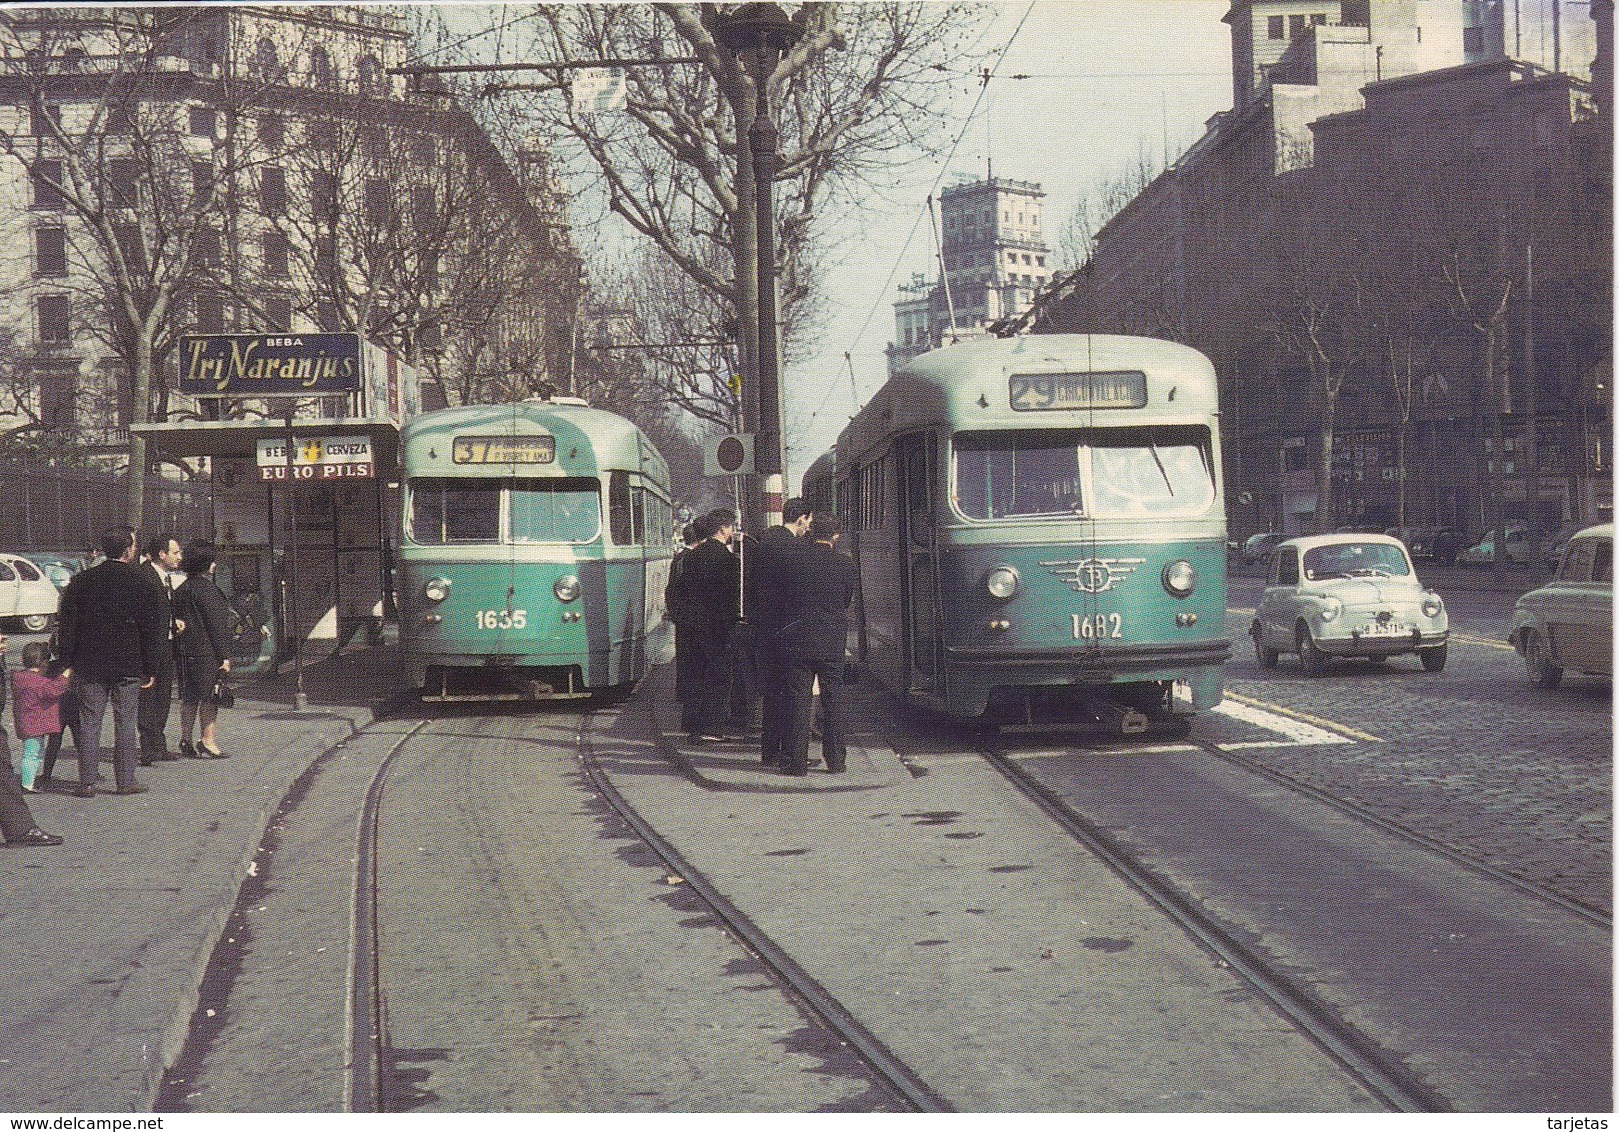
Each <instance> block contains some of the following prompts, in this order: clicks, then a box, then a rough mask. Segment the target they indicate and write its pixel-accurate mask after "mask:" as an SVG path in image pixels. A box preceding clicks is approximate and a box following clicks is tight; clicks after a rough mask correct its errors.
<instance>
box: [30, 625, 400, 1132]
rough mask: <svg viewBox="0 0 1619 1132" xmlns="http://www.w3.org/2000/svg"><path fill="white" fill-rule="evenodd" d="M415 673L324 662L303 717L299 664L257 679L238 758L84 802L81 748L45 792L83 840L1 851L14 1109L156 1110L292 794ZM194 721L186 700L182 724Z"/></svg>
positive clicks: (237, 726) (243, 719)
mask: <svg viewBox="0 0 1619 1132" xmlns="http://www.w3.org/2000/svg"><path fill="white" fill-rule="evenodd" d="M400 670H401V665H400V661H399V654H398V649H397V647H395V646H392V645H387V644H385V645H383V646H380V647H378V648H375V649H366V650H358V651H354V652H350V653H346V654H343V655H341V656H335V657H330V658H327V659H325V660H320V661H318V662H314V663H312V664H310V665H309V666H308V667H306V668H305V669H304V673H303V676H304V690H305V692H306V694H307V695H308V699H309V708H308V711H307V712H304V713H301V714H300V713H295V712H293V711H292V703H293V692H294V686H293V685H294V681H293V676H292V674H291V673H290V672H289V673H285V674H283V675H280V676H275V677H265V678H263V679H260V680H252V681H245V682H243V683H242V684H241V685H240V686H239V687H238V688H237V701H236V706H235V707H234V708H232V709H230V710H227V711H223V712H221V713H220V721H219V743H220V745H221V747H223V748H224V749H225V750H226V751H227V752H228V753H229V754H230V755H231V758H229V759H228V760H225V761H202V760H193V759H181V760H180V761H178V762H160V763H158V764H156V765H155V766H151V767H142V768H140V772H139V774H140V781H142V782H144V783H145V784H146V785H147V786H149V787H150V788H151V789H150V791H149V792H148V793H145V794H140V795H135V796H125V797H120V796H117V795H111V794H99V795H97V797H95V798H93V799H86V798H77V797H74V796H73V795H72V794H71V790H72V788H73V786H74V785H75V784H76V783H75V778H76V773H75V760H74V757H73V749H72V745H71V743H69V744H68V745H67V747H66V749H65V750H64V752H63V757H62V759H61V760H60V761H58V763H57V767H56V771H57V777H56V781H55V783H54V784H53V787H52V789H51V790H50V792H47V793H41V794H38V795H34V796H31V797H30V799H29V806H30V808H31V809H32V810H33V812H34V816H35V817H36V818H37V819H38V820H39V824H40V825H41V826H42V827H43V828H44V829H46V830H49V831H50V832H52V833H57V834H60V835H61V836H62V837H64V838H65V839H66V843H65V844H63V845H61V846H59V847H54V848H39V849H33V848H30V849H0V933H3V938H4V940H5V955H6V962H5V963H4V964H3V966H0V1002H3V1003H4V1004H5V1009H4V1012H3V1017H0V1111H12V1112H126V1111H132V1110H133V1111H140V1110H147V1109H149V1108H150V1107H151V1103H152V1099H153V1097H154V1096H155V1094H156V1090H157V1087H158V1084H159V1082H160V1080H161V1078H162V1074H163V1070H164V1068H165V1066H166V1065H168V1064H169V1063H170V1062H172V1061H173V1060H174V1058H175V1057H176V1056H177V1055H178V1053H179V1050H180V1047H181V1046H182V1045H183V1043H184V1041H185V1037H186V1031H187V1026H188V1024H189V1020H190V1017H191V1013H192V1011H193V1009H194V1007H195V1005H196V1002H197V991H198V987H199V985H200V983H201V980H202V976H203V972H204V971H205V969H206V967H207V964H208V959H209V956H210V955H211V953H212V952H213V949H214V945H215V944H216V943H217V942H218V940H219V938H220V935H221V933H222V932H223V930H224V927H225V923H226V920H227V918H228V917H229V915H230V912H231V910H232V908H233V907H234V905H235V903H236V899H237V894H238V892H239V890H240V888H241V885H242V881H243V880H244V879H245V878H246V877H247V876H248V875H249V871H250V869H251V866H252V861H253V856H254V853H255V851H256V850H257V848H258V845H259V842H260V840H261V839H262V838H263V836H264V832H265V829H266V827H267V825H268V824H269V822H270V820H271V818H272V816H273V815H274V813H275V811H276V808H277V806H278V805H279V803H280V802H281V800H282V798H283V797H284V796H285V794H286V793H287V791H288V789H289V788H290V787H291V786H292V784H293V783H294V782H295V781H296V780H297V779H298V777H299V776H300V775H301V774H303V773H304V771H305V770H306V769H308V768H309V766H310V765H311V764H312V763H313V762H314V761H315V760H316V759H317V758H318V757H319V756H320V755H321V754H322V753H323V752H325V751H326V750H328V749H329V748H331V747H332V746H333V745H334V744H336V743H337V742H339V741H340V740H342V739H345V738H347V737H349V736H350V735H352V734H354V732H355V731H356V730H357V729H358V728H360V727H363V726H365V725H366V724H368V723H370V722H371V721H372V720H373V719H374V718H375V715H376V713H377V711H378V710H379V709H380V707H381V706H382V704H383V703H384V702H385V701H386V699H387V697H388V696H389V694H390V692H391V691H392V690H393V689H394V688H395V687H396V686H397V682H398V680H399V673H400ZM178 717H179V705H178V704H176V705H175V708H174V713H173V715H171V717H170V726H169V733H170V735H171V736H173V735H175V734H176V733H177V731H178ZM107 732H108V736H109V737H110V734H111V723H110V721H109V723H108V725H107ZM103 773H104V775H105V774H110V767H105V768H103Z"/></svg>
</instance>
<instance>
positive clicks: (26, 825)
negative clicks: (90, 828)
mask: <svg viewBox="0 0 1619 1132" xmlns="http://www.w3.org/2000/svg"><path fill="white" fill-rule="evenodd" d="M10 687H11V679H10V676H9V674H8V673H7V672H6V636H5V634H4V633H0V715H3V714H4V712H5V707H6V691H7V689H8V688H10ZM0 838H4V839H5V843H6V844H7V845H60V844H62V839H61V838H60V837H57V836H56V835H55V834H51V833H46V832H45V831H44V830H43V829H40V828H39V826H38V825H36V824H35V823H34V815H33V813H32V812H30V811H29V809H28V799H27V798H25V797H23V788H22V780H21V779H19V778H18V777H17V772H16V771H14V770H12V769H11V748H10V746H9V745H8V744H7V742H6V729H5V728H4V727H3V726H0Z"/></svg>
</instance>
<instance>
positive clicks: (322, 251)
mask: <svg viewBox="0 0 1619 1132" xmlns="http://www.w3.org/2000/svg"><path fill="white" fill-rule="evenodd" d="M336 272H337V241H336V240H334V239H333V238H332V237H330V236H316V237H315V275H316V276H317V277H318V278H320V279H330V278H331V277H332V276H333V275H335V274H336Z"/></svg>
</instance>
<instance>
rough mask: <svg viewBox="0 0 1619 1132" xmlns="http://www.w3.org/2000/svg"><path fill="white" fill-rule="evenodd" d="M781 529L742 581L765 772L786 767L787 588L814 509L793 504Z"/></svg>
mask: <svg viewBox="0 0 1619 1132" xmlns="http://www.w3.org/2000/svg"><path fill="white" fill-rule="evenodd" d="M781 520H782V522H781V526H779V527H769V528H767V529H766V530H765V532H764V534H762V535H760V536H759V538H758V541H757V542H756V543H755V544H754V553H753V557H752V558H750V559H748V575H747V578H746V579H745V580H744V581H743V595H742V605H743V610H744V612H745V613H746V615H747V619H748V624H749V625H751V626H752V627H753V642H754V663H755V666H756V670H757V672H758V678H759V696H760V701H761V707H762V710H761V712H760V726H759V757H760V760H761V761H762V762H763V763H764V764H765V766H780V765H781V748H782V741H783V739H784V737H785V725H786V723H787V719H788V712H787V698H786V697H787V658H786V656H785V655H784V654H783V653H782V651H781V639H780V633H781V627H782V626H783V625H785V624H786V623H787V619H786V617H785V616H784V613H785V611H786V607H787V582H788V579H789V577H790V575H791V572H792V570H793V568H794V567H793V557H794V555H795V554H796V553H797V552H798V550H800V549H801V544H800V539H801V538H802V537H803V534H804V532H805V531H807V530H809V525H810V509H809V504H807V503H805V502H804V501H803V500H802V499H796V498H795V499H789V500H787V501H786V502H785V503H783V504H782V506H781Z"/></svg>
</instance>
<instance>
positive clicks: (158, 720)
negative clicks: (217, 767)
mask: <svg viewBox="0 0 1619 1132" xmlns="http://www.w3.org/2000/svg"><path fill="white" fill-rule="evenodd" d="M145 553H146V561H145V562H143V563H142V564H141V569H140V573H141V577H142V578H143V579H145V580H146V581H147V582H148V583H149V584H150V585H151V586H152V590H153V592H154V593H155V594H156V595H157V597H158V600H159V601H161V602H162V603H163V608H164V609H165V610H166V611H167V613H166V615H165V617H164V625H165V627H166V629H167V632H166V633H165V636H166V637H167V639H168V647H166V648H164V649H162V650H161V651H160V654H159V656H158V658H157V674H156V679H155V680H153V682H152V686H151V687H150V688H142V689H141V706H140V721H139V728H138V729H139V731H140V736H141V765H142V766H151V765H152V764H153V763H154V762H158V761H160V760H163V761H167V760H171V759H177V758H179V757H180V756H179V755H176V754H174V753H173V752H172V751H170V750H169V741H168V737H167V735H166V732H167V730H168V726H169V705H170V704H171V703H172V702H173V700H174V637H175V634H176V633H178V632H180V631H181V630H182V629H184V628H185V626H184V625H176V624H175V622H174V591H175V589H176V588H177V584H176V582H175V580H174V571H176V570H178V569H179V568H180V542H179V540H178V539H176V538H175V537H174V536H173V535H171V534H160V535H155V536H153V537H152V538H149V539H147V540H146V551H145Z"/></svg>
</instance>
